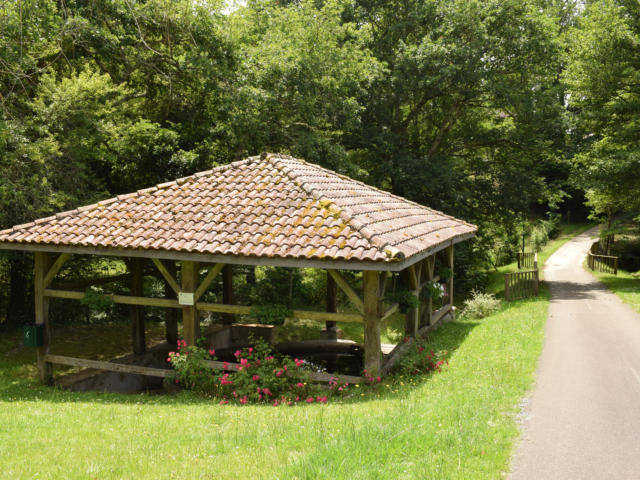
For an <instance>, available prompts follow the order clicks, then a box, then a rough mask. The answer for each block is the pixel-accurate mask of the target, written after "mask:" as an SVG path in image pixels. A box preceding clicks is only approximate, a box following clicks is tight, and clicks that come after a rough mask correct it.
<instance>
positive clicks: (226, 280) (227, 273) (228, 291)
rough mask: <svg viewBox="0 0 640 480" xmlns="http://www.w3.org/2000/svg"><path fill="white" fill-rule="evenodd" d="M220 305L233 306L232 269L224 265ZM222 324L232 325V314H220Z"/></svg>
mask: <svg viewBox="0 0 640 480" xmlns="http://www.w3.org/2000/svg"><path fill="white" fill-rule="evenodd" d="M222 303H224V304H226V305H233V267H232V266H231V265H225V266H224V267H223V269H222ZM222 323H224V324H227V325H228V324H231V323H233V314H232V313H223V314H222Z"/></svg>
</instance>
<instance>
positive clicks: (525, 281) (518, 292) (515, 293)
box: [504, 253, 540, 301]
mask: <svg viewBox="0 0 640 480" xmlns="http://www.w3.org/2000/svg"><path fill="white" fill-rule="evenodd" d="M520 255H522V256H523V259H526V258H527V255H531V256H532V258H533V263H532V265H531V266H532V267H533V269H532V270H521V271H519V272H513V273H505V274H504V298H505V300H507V301H510V300H521V299H523V298H532V297H537V296H538V285H539V283H540V278H539V273H538V254H537V253H532V254H527V253H525V254H518V267H519V266H520Z"/></svg>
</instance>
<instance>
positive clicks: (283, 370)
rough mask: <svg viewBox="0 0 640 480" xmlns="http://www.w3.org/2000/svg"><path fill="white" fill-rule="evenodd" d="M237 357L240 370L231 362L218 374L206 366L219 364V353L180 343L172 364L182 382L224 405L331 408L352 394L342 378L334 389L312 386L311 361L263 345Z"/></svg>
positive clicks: (259, 343)
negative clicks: (332, 403)
mask: <svg viewBox="0 0 640 480" xmlns="http://www.w3.org/2000/svg"><path fill="white" fill-rule="evenodd" d="M234 356H235V358H236V363H235V365H233V364H229V363H226V362H225V363H224V364H223V368H219V369H213V368H210V367H209V366H207V365H206V364H205V362H206V361H207V360H216V357H215V351H214V350H205V349H203V348H200V347H197V346H188V345H187V344H186V342H184V341H182V340H180V341H179V342H178V350H177V351H176V352H171V353H170V354H169V357H168V361H169V362H170V363H171V365H172V366H173V368H174V370H175V374H176V376H175V380H176V381H177V383H179V384H180V385H181V386H182V387H184V388H187V389H190V390H194V391H196V392H198V393H201V394H203V395H205V396H208V397H211V398H214V399H216V400H218V403H219V404H220V405H226V404H240V405H247V404H255V403H263V404H269V405H273V406H281V405H294V404H296V403H327V402H328V401H329V399H330V398H331V397H332V396H333V397H335V396H343V395H345V394H346V393H347V392H348V391H349V385H348V384H339V383H338V380H337V379H331V381H330V382H329V385H328V386H327V385H321V384H315V383H313V382H310V381H309V376H310V373H311V370H310V369H309V365H308V364H307V362H305V361H304V360H301V359H297V358H295V359H291V358H289V357H284V356H279V355H276V354H274V353H273V352H272V351H271V347H270V346H269V345H268V344H266V343H265V342H263V341H261V340H257V341H256V344H255V345H254V347H249V348H245V349H242V350H237V351H236V352H235V353H234Z"/></svg>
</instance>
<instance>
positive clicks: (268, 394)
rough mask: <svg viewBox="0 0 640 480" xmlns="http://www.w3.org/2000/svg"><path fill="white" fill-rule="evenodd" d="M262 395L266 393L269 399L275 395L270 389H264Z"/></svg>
mask: <svg viewBox="0 0 640 480" xmlns="http://www.w3.org/2000/svg"><path fill="white" fill-rule="evenodd" d="M262 393H264V394H265V395H266V396H267V397H270V396H271V395H273V393H271V390H269V389H268V388H263V389H262Z"/></svg>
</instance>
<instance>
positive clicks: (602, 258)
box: [587, 242, 618, 275]
mask: <svg viewBox="0 0 640 480" xmlns="http://www.w3.org/2000/svg"><path fill="white" fill-rule="evenodd" d="M601 253H602V252H601V250H600V242H594V244H593V245H591V248H590V249H589V253H588V254H587V267H589V269H590V270H592V271H594V272H604V273H612V274H614V275H618V257H616V256H613V255H601Z"/></svg>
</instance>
